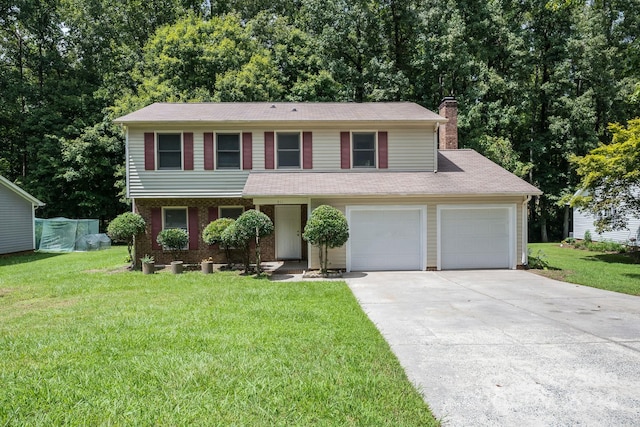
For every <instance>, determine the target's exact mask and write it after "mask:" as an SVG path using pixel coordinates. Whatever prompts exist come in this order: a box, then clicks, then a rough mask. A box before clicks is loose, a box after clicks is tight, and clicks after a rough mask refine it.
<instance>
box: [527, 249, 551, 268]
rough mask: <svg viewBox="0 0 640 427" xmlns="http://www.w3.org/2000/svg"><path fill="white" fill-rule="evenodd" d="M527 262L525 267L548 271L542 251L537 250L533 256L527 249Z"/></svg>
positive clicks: (547, 264) (545, 257)
mask: <svg viewBox="0 0 640 427" xmlns="http://www.w3.org/2000/svg"><path fill="white" fill-rule="evenodd" d="M527 260H528V261H527V265H528V266H529V268H533V269H534V270H548V269H549V262H548V261H547V255H546V254H545V253H544V252H543V251H542V249H538V251H537V252H536V253H535V254H534V253H533V251H532V249H531V248H529V249H528V251H527Z"/></svg>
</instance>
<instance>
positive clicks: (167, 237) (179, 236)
mask: <svg viewBox="0 0 640 427" xmlns="http://www.w3.org/2000/svg"><path fill="white" fill-rule="evenodd" d="M156 241H157V242H158V244H160V245H161V246H162V247H163V248H165V249H167V250H168V251H170V252H171V256H172V257H173V260H174V261H177V260H178V256H179V255H180V253H181V252H182V251H184V250H185V247H187V245H188V244H189V234H188V233H187V232H186V231H185V230H183V229H181V228H168V229H166V230H162V231H161V232H160V233H158V237H157V238H156Z"/></svg>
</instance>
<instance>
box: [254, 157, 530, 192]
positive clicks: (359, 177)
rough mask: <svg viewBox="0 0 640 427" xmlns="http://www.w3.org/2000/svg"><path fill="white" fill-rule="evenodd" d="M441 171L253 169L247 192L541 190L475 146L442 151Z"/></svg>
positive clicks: (439, 158)
mask: <svg viewBox="0 0 640 427" xmlns="http://www.w3.org/2000/svg"><path fill="white" fill-rule="evenodd" d="M438 165H439V170H438V172H394V171H381V170H375V171H363V170H350V171H345V172H342V171H341V172H306V171H305V172H301V171H291V172H289V171H287V172H257V171H256V172H252V173H251V174H249V178H248V179H247V183H246V184H245V187H244V191H243V192H242V195H243V196H244V197H283V196H297V197H307V196H314V197H317V196H337V197H341V196H351V197H353V196H437V195H475V194H477V195H540V194H542V192H541V191H540V190H538V189H537V188H536V187H534V186H533V185H531V184H529V183H528V182H526V181H524V180H522V179H520V178H518V177H517V176H515V175H514V174H512V173H510V172H508V171H506V170H505V169H503V168H501V167H500V166H498V165H497V164H495V163H493V162H492V161H491V160H489V159H487V158H485V157H483V156H481V155H480V154H478V153H477V152H476V151H474V150H443V151H440V152H439V153H438Z"/></svg>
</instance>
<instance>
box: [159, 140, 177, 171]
mask: <svg viewBox="0 0 640 427" xmlns="http://www.w3.org/2000/svg"><path fill="white" fill-rule="evenodd" d="M158 169H182V135H181V134H179V133H159V134H158Z"/></svg>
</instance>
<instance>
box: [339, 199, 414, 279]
mask: <svg viewBox="0 0 640 427" xmlns="http://www.w3.org/2000/svg"><path fill="white" fill-rule="evenodd" d="M422 221H423V219H422V212H421V210H420V209H401V210H393V209H386V210H380V209H375V210H366V209H365V210H362V209H358V210H353V211H351V212H350V225H349V228H350V236H351V237H350V242H349V243H350V254H349V256H350V264H351V270H355V271H358V270H360V271H363V270H368V271H372V270H420V269H421V268H422V257H423V255H422V254H423V253H424V250H423V245H424V241H425V236H424V235H423V234H424V233H423V232H422V230H424V227H423V225H422Z"/></svg>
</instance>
